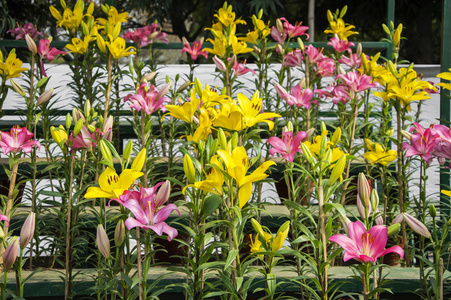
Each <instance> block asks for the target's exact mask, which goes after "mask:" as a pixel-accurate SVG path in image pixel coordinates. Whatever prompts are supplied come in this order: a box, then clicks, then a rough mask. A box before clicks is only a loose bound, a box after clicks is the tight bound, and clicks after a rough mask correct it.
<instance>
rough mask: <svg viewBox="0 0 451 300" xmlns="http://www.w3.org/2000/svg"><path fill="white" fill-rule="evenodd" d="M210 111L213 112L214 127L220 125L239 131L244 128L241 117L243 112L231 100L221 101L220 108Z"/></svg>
mask: <svg viewBox="0 0 451 300" xmlns="http://www.w3.org/2000/svg"><path fill="white" fill-rule="evenodd" d="M212 113H213V114H214V117H213V126H215V127H222V128H226V129H229V130H234V131H241V130H242V129H243V128H245V126H244V123H243V119H242V117H243V114H242V113H241V110H240V108H239V106H238V105H236V102H235V101H233V100H231V101H228V102H227V103H223V104H222V105H221V107H220V109H217V110H216V111H213V112H212Z"/></svg>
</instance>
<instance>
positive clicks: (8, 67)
mask: <svg viewBox="0 0 451 300" xmlns="http://www.w3.org/2000/svg"><path fill="white" fill-rule="evenodd" d="M21 67H22V61H21V60H20V59H18V58H16V51H15V50H12V51H11V52H9V55H8V57H7V58H6V61H5V63H3V55H2V56H1V57H0V76H2V77H4V78H5V80H8V79H10V78H16V77H19V76H21V75H20V73H22V72H24V71H27V70H28V69H27V68H21Z"/></svg>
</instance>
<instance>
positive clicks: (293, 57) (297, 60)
mask: <svg viewBox="0 0 451 300" xmlns="http://www.w3.org/2000/svg"><path fill="white" fill-rule="evenodd" d="M303 60H304V56H303V55H302V50H301V49H296V50H293V51H291V52H290V53H288V54H287V55H285V57H284V58H283V62H282V66H284V67H292V68H293V67H300V66H301V65H302V62H303Z"/></svg>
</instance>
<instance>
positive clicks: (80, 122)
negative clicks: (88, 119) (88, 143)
mask: <svg viewBox="0 0 451 300" xmlns="http://www.w3.org/2000/svg"><path fill="white" fill-rule="evenodd" d="M83 124H84V120H83V119H79V120H78V121H77V123H75V127H74V137H76V136H77V135H78V134H79V133H80V130H81V128H82V127H83Z"/></svg>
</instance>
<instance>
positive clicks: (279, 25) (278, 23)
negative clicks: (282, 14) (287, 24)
mask: <svg viewBox="0 0 451 300" xmlns="http://www.w3.org/2000/svg"><path fill="white" fill-rule="evenodd" d="M276 28H277V30H279V32H280V33H283V24H282V21H280V19H277V20H276Z"/></svg>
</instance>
